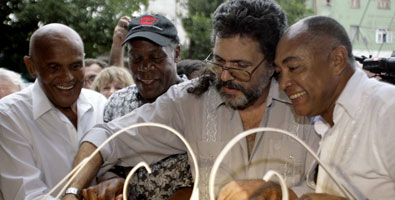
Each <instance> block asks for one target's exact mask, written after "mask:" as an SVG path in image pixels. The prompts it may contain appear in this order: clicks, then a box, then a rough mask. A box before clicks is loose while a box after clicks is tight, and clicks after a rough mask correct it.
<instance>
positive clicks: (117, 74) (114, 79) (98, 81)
mask: <svg viewBox="0 0 395 200" xmlns="http://www.w3.org/2000/svg"><path fill="white" fill-rule="evenodd" d="M132 84H134V82H133V78H132V75H131V74H130V73H129V71H128V70H126V69H125V68H121V67H115V66H111V67H107V68H105V69H103V70H102V71H101V72H100V73H99V74H98V75H97V76H96V78H95V80H94V81H93V83H92V86H91V89H92V90H95V91H97V92H100V93H101V94H103V95H104V96H105V97H106V98H107V99H108V98H110V96H111V95H112V94H113V93H114V92H115V91H117V90H120V89H122V88H124V87H126V86H129V85H132Z"/></svg>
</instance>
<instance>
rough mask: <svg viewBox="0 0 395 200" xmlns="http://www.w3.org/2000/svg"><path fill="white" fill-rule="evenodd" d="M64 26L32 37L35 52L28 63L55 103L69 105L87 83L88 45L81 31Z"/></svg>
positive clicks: (61, 105) (57, 105)
mask: <svg viewBox="0 0 395 200" xmlns="http://www.w3.org/2000/svg"><path fill="white" fill-rule="evenodd" d="M63 29H64V30H63ZM63 29H62V28H60V30H61V31H52V30H49V31H48V32H47V33H42V32H45V31H41V32H39V33H37V34H36V36H34V37H32V40H34V42H33V45H32V47H31V56H30V57H27V56H26V57H25V63H26V66H27V68H28V70H29V73H30V74H31V75H32V76H33V77H36V78H37V79H38V82H39V84H40V86H41V88H42V89H43V91H44V93H45V94H46V96H47V97H48V99H49V100H50V101H51V102H52V103H53V104H54V105H55V107H58V108H69V107H71V106H72V105H73V104H74V103H75V102H76V101H77V99H78V96H79V94H80V92H81V88H82V86H83V82H84V62H83V61H84V48H83V44H82V41H81V39H80V38H79V36H78V35H77V33H75V32H72V31H71V30H69V29H65V28H63Z"/></svg>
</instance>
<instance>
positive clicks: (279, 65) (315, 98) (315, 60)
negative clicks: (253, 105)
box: [275, 24, 339, 116]
mask: <svg viewBox="0 0 395 200" xmlns="http://www.w3.org/2000/svg"><path fill="white" fill-rule="evenodd" d="M305 30H306V29H305V27H303V24H297V25H295V26H293V27H291V28H290V29H289V30H288V31H287V32H286V33H285V34H284V36H283V37H282V38H281V40H280V42H279V44H278V46H277V50H276V58H275V65H276V71H277V72H280V75H279V83H280V87H281V89H282V90H284V91H285V93H286V94H287V95H288V97H289V98H290V99H291V101H292V103H293V106H294V108H295V111H296V113H298V114H300V115H307V116H316V115H326V114H331V113H332V112H333V109H334V105H335V102H336V98H337V96H338V94H339V91H338V90H337V88H338V81H337V80H338V77H337V75H336V72H335V69H336V67H333V64H334V62H333V59H332V57H333V56H332V52H331V51H332V47H331V45H330V41H329V39H326V38H325V37H321V38H320V39H319V45H317V44H318V43H317V41H314V42H311V41H310V38H311V37H309V36H308V35H307V34H303V31H305ZM312 45H316V46H315V47H313V46H312Z"/></svg>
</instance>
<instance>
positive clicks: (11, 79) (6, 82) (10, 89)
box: [0, 68, 25, 99]
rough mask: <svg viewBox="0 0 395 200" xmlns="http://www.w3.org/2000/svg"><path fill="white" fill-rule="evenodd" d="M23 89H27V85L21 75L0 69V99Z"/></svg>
mask: <svg viewBox="0 0 395 200" xmlns="http://www.w3.org/2000/svg"><path fill="white" fill-rule="evenodd" d="M23 88H25V84H24V82H23V79H22V77H21V75H20V74H18V73H16V72H14V71H11V70H8V69H6V68H0V99H1V98H3V97H5V96H7V95H9V94H12V93H14V92H18V91H20V90H22V89H23Z"/></svg>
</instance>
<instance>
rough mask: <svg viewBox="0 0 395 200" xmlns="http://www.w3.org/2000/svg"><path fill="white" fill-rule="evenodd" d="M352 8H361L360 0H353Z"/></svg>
mask: <svg viewBox="0 0 395 200" xmlns="http://www.w3.org/2000/svg"><path fill="white" fill-rule="evenodd" d="M351 8H360V0H351Z"/></svg>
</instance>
